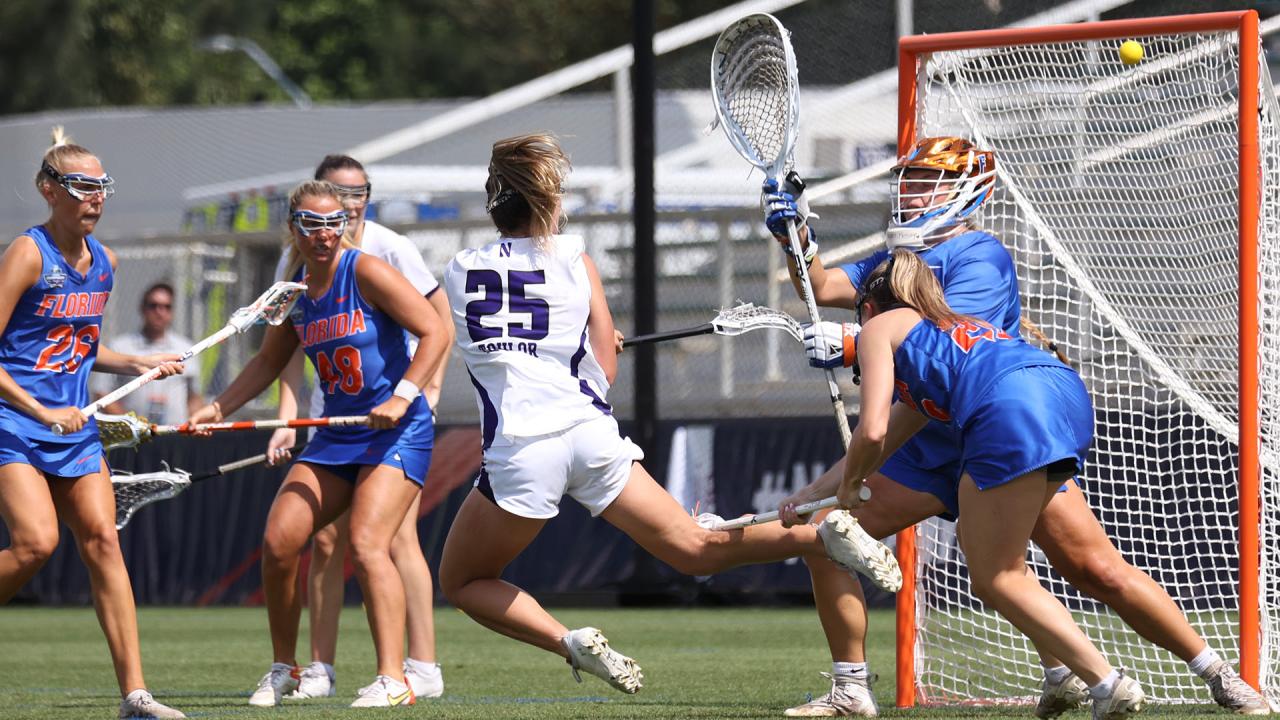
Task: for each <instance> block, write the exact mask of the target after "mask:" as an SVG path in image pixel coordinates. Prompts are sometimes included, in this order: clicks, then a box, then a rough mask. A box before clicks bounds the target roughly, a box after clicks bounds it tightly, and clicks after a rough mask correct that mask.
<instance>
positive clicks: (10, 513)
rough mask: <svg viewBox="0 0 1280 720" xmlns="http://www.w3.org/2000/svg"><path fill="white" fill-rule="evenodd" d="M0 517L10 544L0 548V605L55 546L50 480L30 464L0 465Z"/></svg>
mask: <svg viewBox="0 0 1280 720" xmlns="http://www.w3.org/2000/svg"><path fill="white" fill-rule="evenodd" d="M0 519H3V520H4V525H5V527H6V528H7V529H8V530H9V547H7V548H5V549H3V550H0V604H2V603H7V602H9V600H10V599H11V598H13V596H14V595H16V594H17V592H18V591H19V590H21V589H22V586H23V585H25V584H26V583H27V581H28V580H30V579H31V578H32V577H34V576H35V574H36V573H37V572H39V571H40V568H41V567H43V566H44V564H45V562H47V561H48V560H49V556H50V555H53V551H54V550H56V549H57V548H58V513H57V510H55V509H54V505H53V497H52V496H51V495H50V493H49V481H47V480H45V478H44V475H41V474H40V472H39V471H37V470H36V469H35V468H33V467H31V466H30V465H24V464H22V463H9V464H7V465H0Z"/></svg>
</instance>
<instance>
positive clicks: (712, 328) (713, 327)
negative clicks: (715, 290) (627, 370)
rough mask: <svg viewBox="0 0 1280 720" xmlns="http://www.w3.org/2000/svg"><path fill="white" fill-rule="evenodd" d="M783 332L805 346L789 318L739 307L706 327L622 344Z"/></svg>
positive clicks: (749, 306)
mask: <svg viewBox="0 0 1280 720" xmlns="http://www.w3.org/2000/svg"><path fill="white" fill-rule="evenodd" d="M766 329H773V330H782V331H783V332H785V333H787V334H788V335H790V336H791V337H793V338H795V339H796V341H797V342H804V328H802V327H800V323H798V322H796V319H795V318H793V317H791V316H790V315H788V314H786V313H784V312H782V311H781V310H774V309H773V308H770V307H758V306H756V305H753V304H751V303H741V304H739V305H737V306H736V307H732V308H729V309H728V310H721V311H720V313H719V314H717V315H716V316H715V318H714V319H712V321H711V322H709V323H703V324H701V325H697V326H694V327H690V328H684V329H683V330H668V331H667V332H660V333H653V334H651V335H637V336H636V337H633V338H627V339H626V340H623V341H622V346H623V347H631V346H632V345H644V344H646V343H656V342H663V341H665V340H676V339H679V338H685V337H692V336H694V335H708V334H710V333H715V334H716V335H724V336H726V337H733V336H735V335H741V334H743V333H747V332H751V331H752V330H766Z"/></svg>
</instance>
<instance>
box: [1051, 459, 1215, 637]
mask: <svg viewBox="0 0 1280 720" xmlns="http://www.w3.org/2000/svg"><path fill="white" fill-rule="evenodd" d="M1067 487H1068V489H1067V491H1066V492H1062V493H1056V494H1055V495H1054V497H1053V499H1052V500H1050V501H1049V504H1048V506H1047V507H1045V509H1044V512H1043V513H1042V514H1041V516H1040V521H1039V522H1038V523H1037V524H1036V527H1035V531H1034V532H1033V533H1032V536H1031V537H1032V539H1033V540H1035V542H1036V544H1037V545H1039V546H1040V548H1041V549H1042V550H1044V554H1045V557H1046V558H1048V560H1049V563H1050V564H1051V565H1053V569H1054V570H1056V571H1058V573H1059V574H1060V575H1062V577H1063V579H1065V580H1066V581H1067V582H1068V583H1070V584H1071V585H1072V586H1074V587H1075V588H1076V589H1078V590H1079V591H1080V592H1082V593H1084V594H1086V595H1088V596H1090V597H1092V598H1094V599H1096V600H1098V601H1100V602H1102V603H1103V604H1105V605H1107V606H1108V607H1110V608H1111V609H1113V610H1115V611H1116V613H1117V614H1118V615H1119V616H1120V617H1121V619H1123V620H1124V621H1125V623H1126V624H1127V625H1128V626H1129V627H1131V628H1133V629H1134V631H1135V632H1137V633H1138V634H1139V635H1141V636H1142V637H1144V638H1146V639H1148V640H1150V641H1151V642H1153V643H1155V644H1156V645H1159V646H1160V647H1162V648H1165V649H1166V650H1168V651H1170V652H1172V653H1173V654H1174V655H1177V656H1178V657H1180V658H1182V659H1183V660H1185V661H1188V662H1189V661H1190V660H1191V659H1192V658H1194V657H1195V656H1196V655H1198V654H1199V653H1200V652H1201V651H1202V650H1204V649H1205V641H1204V639H1203V638H1201V637H1200V635H1199V634H1198V633H1197V632H1196V631H1195V630H1194V629H1193V628H1192V627H1191V624H1190V623H1188V622H1187V619H1186V617H1185V616H1184V615H1183V614H1182V610H1181V609H1179V608H1178V605H1177V604H1176V603H1174V601H1173V598H1171V597H1169V593H1167V592H1165V590H1164V588H1162V587H1160V585H1159V584H1158V583H1156V581H1154V580H1152V579H1151V576H1149V575H1147V574H1146V573H1145V572H1143V571H1141V570H1139V569H1138V568H1136V567H1134V566H1133V565H1130V564H1129V562H1128V561H1127V560H1125V558H1124V556H1123V555H1121V554H1120V551H1119V550H1117V549H1116V546H1115V545H1114V544H1112V542H1111V538H1109V537H1107V534H1106V532H1105V531H1104V530H1103V529H1102V526H1101V525H1100V524H1099V523H1098V519H1097V517H1095V516H1094V514H1093V511H1092V510H1090V509H1089V506H1088V504H1087V503H1086V502H1085V499H1084V494H1083V493H1081V492H1080V488H1078V487H1076V485H1075V483H1068V485H1067Z"/></svg>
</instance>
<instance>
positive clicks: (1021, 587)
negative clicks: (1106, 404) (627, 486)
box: [837, 249, 1144, 720]
mask: <svg viewBox="0 0 1280 720" xmlns="http://www.w3.org/2000/svg"><path fill="white" fill-rule="evenodd" d="M860 295H861V297H860V312H859V314H860V316H861V317H862V318H863V320H864V321H865V322H866V324H865V325H864V326H863V327H862V330H861V333H860V334H858V335H856V336H855V337H854V339H853V344H854V353H855V363H856V364H857V365H858V366H859V367H860V369H861V375H862V406H861V410H860V411H859V413H858V425H857V427H856V428H855V429H854V431H853V439H852V441H851V442H850V443H849V452H848V454H847V455H846V457H845V468H844V478H843V480H842V482H841V484H840V488H839V492H838V493H837V494H838V496H839V498H840V500H841V503H842V504H850V505H852V504H856V502H857V493H856V492H855V490H856V486H857V485H858V484H859V483H861V481H862V479H863V478H865V477H867V476H868V475H870V474H871V473H872V471H874V470H875V469H876V468H877V466H879V465H880V462H881V460H880V458H881V453H883V452H886V451H889V452H892V451H893V450H895V449H896V448H894V447H892V446H891V445H889V444H888V439H889V438H893V442H895V443H897V442H903V441H904V440H905V439H906V438H907V437H908V436H909V435H911V434H914V433H916V432H918V431H919V430H921V429H922V428H924V427H931V428H940V429H942V430H943V431H944V432H946V433H948V434H949V435H950V437H951V438H953V442H952V447H954V448H955V449H956V450H957V452H958V455H959V463H960V475H959V477H958V479H957V480H956V481H955V482H954V488H953V492H954V495H953V497H954V498H955V502H956V508H955V509H956V511H957V513H958V514H959V520H958V521H957V523H956V533H957V535H958V536H959V538H960V542H961V544H962V546H963V547H964V549H965V558H966V562H967V564H968V567H969V581H970V585H971V587H972V588H973V592H974V594H975V595H977V596H978V597H979V598H980V599H982V601H983V602H985V603H986V604H988V605H990V606H991V607H993V608H995V609H996V610H997V611H998V612H999V613H1000V614H1002V615H1004V616H1005V618H1006V619H1008V620H1009V622H1011V623H1013V625H1014V626H1015V627H1017V628H1018V629H1019V630H1021V631H1022V632H1023V633H1024V634H1026V635H1027V637H1029V638H1031V639H1032V640H1034V641H1035V643H1036V646H1037V647H1039V648H1042V649H1043V651H1045V652H1047V653H1049V654H1051V655H1052V656H1053V657H1055V658H1058V659H1060V660H1062V661H1063V662H1064V663H1065V664H1066V665H1067V667H1069V668H1070V669H1071V671H1072V672H1073V673H1075V674H1076V676H1077V677H1079V678H1081V680H1083V681H1084V682H1085V683H1086V684H1087V685H1088V686H1089V687H1090V689H1091V692H1093V694H1094V711H1093V714H1094V718H1107V719H1108V720H1110V719H1113V718H1123V717H1127V716H1128V715H1131V714H1133V713H1135V712H1137V711H1138V710H1140V709H1141V708H1142V704H1143V701H1144V696H1143V692H1142V688H1141V687H1140V686H1139V685H1138V683H1137V681H1136V680H1134V679H1133V678H1132V677H1127V676H1124V675H1123V674H1122V673H1121V672H1120V671H1118V670H1116V669H1115V668H1113V667H1112V666H1111V665H1110V664H1109V663H1108V662H1107V661H1106V659H1105V658H1103V657H1102V654H1101V653H1099V652H1098V649H1097V648H1096V647H1094V645H1093V643H1092V642H1090V641H1089V639H1088V638H1087V637H1085V635H1084V633H1083V632H1082V631H1081V630H1080V628H1079V626H1077V625H1076V623H1075V621H1074V620H1073V619H1072V617H1071V614H1070V612H1068V610H1067V608H1066V607H1065V606H1064V605H1063V604H1062V602H1061V601H1059V600H1058V599H1057V598H1055V597H1054V596H1053V595H1052V594H1051V593H1049V591H1048V590H1046V589H1045V588H1044V586H1042V585H1041V584H1040V581H1039V579H1038V578H1037V577H1036V576H1035V575H1034V574H1032V573H1031V572H1030V571H1029V570H1028V568H1027V567H1026V548H1027V542H1028V541H1029V540H1030V539H1031V531H1032V529H1033V528H1034V527H1035V525H1036V522H1037V520H1038V519H1039V516H1040V509H1041V508H1042V507H1044V506H1045V505H1047V504H1048V502H1049V500H1050V499H1051V497H1052V496H1053V495H1054V494H1055V493H1056V492H1057V488H1058V487H1059V486H1060V485H1061V483H1062V481H1063V480H1064V479H1066V478H1070V477H1072V476H1073V475H1075V473H1076V472H1078V471H1079V470H1080V469H1081V468H1082V467H1083V466H1084V461H1085V458H1086V456H1087V455H1088V452H1089V446H1090V445H1091V444H1092V442H1093V406H1092V405H1091V404H1090V402H1089V395H1088V392H1087V391H1086V390H1085V387H1084V383H1083V382H1081V380H1080V377H1079V376H1078V375H1076V373H1075V371H1073V370H1072V369H1071V368H1069V367H1067V366H1066V365H1064V364H1063V363H1062V362H1060V361H1059V360H1058V359H1057V358H1054V357H1053V356H1051V355H1049V354H1048V353H1045V352H1043V351H1041V350H1039V349H1037V348H1034V347H1032V346H1030V345H1028V344H1026V343H1025V342H1023V341H1022V340H1021V339H1019V338H1017V337H1015V336H1011V335H1010V334H1009V333H1007V332H1005V331H1004V330H1002V329H1000V328H998V327H995V326H993V325H991V324H990V323H986V322H983V321H982V320H979V319H977V318H973V317H970V316H966V315H961V314H959V313H957V312H956V311H955V310H953V309H951V308H950V307H949V306H948V305H947V302H946V299H945V298H944V297H943V294H942V286H941V285H939V284H938V281H937V279H936V278H935V277H934V275H933V273H932V272H930V269H929V267H928V266H926V265H925V261H924V260H923V259H922V258H920V257H918V256H917V255H916V254H915V253H913V252H911V251H910V250H906V249H897V250H894V251H893V254H892V255H891V256H890V258H889V259H888V260H885V261H884V262H883V263H881V264H880V265H878V266H877V267H876V269H874V270H873V271H872V272H871V273H869V274H868V276H867V279H866V282H865V284H864V285H863V290H862V292H861V293H860ZM895 395H896V396H897V399H898V402H897V404H896V405H895V404H894V397H895ZM891 415H892V419H890V416H891ZM891 426H892V427H891Z"/></svg>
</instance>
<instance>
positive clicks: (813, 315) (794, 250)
mask: <svg viewBox="0 0 1280 720" xmlns="http://www.w3.org/2000/svg"><path fill="white" fill-rule="evenodd" d="M787 239H788V241H789V242H790V244H791V257H793V258H795V263H796V277H798V278H799V279H800V296H801V297H800V299H801V300H804V306H805V309H807V310H808V311H809V320H810V321H812V322H813V324H814V326H815V328H814V329H815V330H816V329H817V327H816V326H817V325H818V323H820V322H822V318H821V317H819V316H818V303H817V301H816V300H814V298H813V282H812V281H811V280H809V266H808V264H806V263H805V261H804V252H803V251H802V249H801V247H800V234H799V233H798V232H796V224H795V221H793V220H791V219H788V220H787ZM775 252H776V251H775ZM825 372H826V374H827V392H828V393H830V395H831V407H832V408H833V409H834V410H835V413H836V426H837V427H839V428H840V442H841V444H842V445H844V447H845V449H846V450H847V449H848V448H849V441H850V440H852V439H853V433H852V432H851V431H850V430H849V416H848V415H847V414H845V409H844V398H843V397H841V395H840V385H839V383H837V382H836V371H835V369H834V368H827V369H826V371H825Z"/></svg>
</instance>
